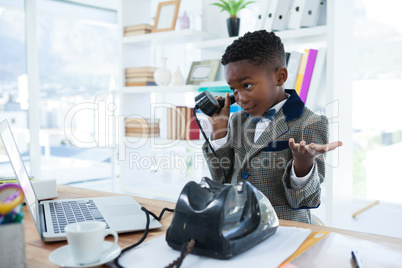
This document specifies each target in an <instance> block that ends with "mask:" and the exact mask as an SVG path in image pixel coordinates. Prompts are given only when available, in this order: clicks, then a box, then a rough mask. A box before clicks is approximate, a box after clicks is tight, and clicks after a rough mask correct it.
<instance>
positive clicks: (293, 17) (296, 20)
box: [288, 0, 307, 29]
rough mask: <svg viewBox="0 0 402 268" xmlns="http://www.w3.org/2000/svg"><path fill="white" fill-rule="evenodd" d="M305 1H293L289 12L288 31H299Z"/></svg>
mask: <svg viewBox="0 0 402 268" xmlns="http://www.w3.org/2000/svg"><path fill="white" fill-rule="evenodd" d="M306 1H307V0H294V1H293V5H292V7H291V9H290V12H289V23H288V28H289V29H299V28H300V27H301V20H302V14H303V10H304V6H305V5H306Z"/></svg>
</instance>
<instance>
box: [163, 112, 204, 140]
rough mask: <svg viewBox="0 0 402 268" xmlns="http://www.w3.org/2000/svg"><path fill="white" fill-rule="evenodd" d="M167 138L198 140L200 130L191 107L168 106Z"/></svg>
mask: <svg viewBox="0 0 402 268" xmlns="http://www.w3.org/2000/svg"><path fill="white" fill-rule="evenodd" d="M167 122H168V135H167V136H168V139H173V140H198V139H199V138H200V130H199V128H198V125H197V122H196V121H195V118H194V116H193V109H192V108H189V107H184V106H175V107H172V108H168V113H167Z"/></svg>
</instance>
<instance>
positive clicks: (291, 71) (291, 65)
mask: <svg viewBox="0 0 402 268" xmlns="http://www.w3.org/2000/svg"><path fill="white" fill-rule="evenodd" d="M301 58H302V53H300V52H297V51H292V52H291V53H290V56H289V61H288V64H287V65H286V68H287V69H288V79H287V80H286V82H285V89H295V86H296V79H297V73H298V72H299V66H300V62H301Z"/></svg>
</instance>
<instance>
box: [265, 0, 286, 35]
mask: <svg viewBox="0 0 402 268" xmlns="http://www.w3.org/2000/svg"><path fill="white" fill-rule="evenodd" d="M286 1H287V0H286ZM278 4H279V0H271V1H269V7H268V12H267V16H266V17H265V23H264V29H265V30H267V31H268V32H271V31H272V24H273V22H274V16H275V14H276V9H277V7H278Z"/></svg>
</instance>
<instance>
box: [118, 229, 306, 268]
mask: <svg viewBox="0 0 402 268" xmlns="http://www.w3.org/2000/svg"><path fill="white" fill-rule="evenodd" d="M309 233H310V230H308V229H302V228H296V227H282V226H279V227H278V229H277V231H276V233H275V234H274V235H273V236H271V237H269V238H268V239H267V240H265V241H263V242H261V243H260V244H258V245H257V246H255V247H254V248H252V249H250V250H248V251H246V252H243V253H241V254H240V255H237V256H235V257H233V258H231V259H229V260H217V259H212V258H207V257H200V256H196V255H193V254H189V255H187V257H186V258H185V259H184V261H183V263H182V266H181V267H183V268H186V267H192V268H193V267H195V268H203V267H205V268H210V267H219V268H221V267H222V268H224V267H230V268H233V267H239V266H240V265H243V266H245V267H253V268H257V267H264V268H269V267H278V266H279V265H280V264H281V263H282V262H283V261H284V260H286V259H287V258H288V257H289V256H290V255H292V254H293V252H295V251H296V250H297V248H298V247H299V246H300V245H301V244H302V243H303V241H304V240H305V239H306V237H307V236H308V235H309ZM179 256H180V252H179V251H177V250H174V249H172V248H171V247H169V246H168V244H167V242H166V240H165V236H162V237H158V238H155V239H152V240H150V241H148V242H146V243H144V244H143V245H141V246H139V247H138V248H135V249H133V250H131V251H129V252H127V253H125V254H124V255H123V256H122V257H121V258H120V261H119V263H120V264H121V265H122V266H124V267H151V268H152V267H158V268H159V267H165V266H167V265H169V264H170V263H171V262H173V261H174V260H175V259H177V258H178V257H179Z"/></svg>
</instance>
